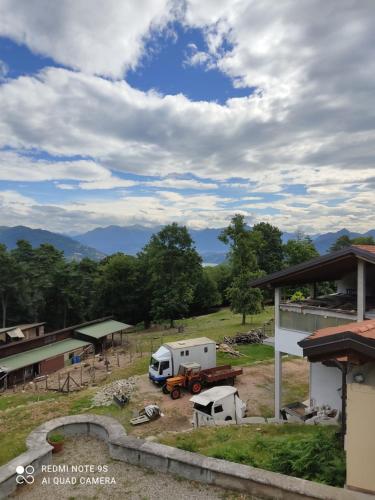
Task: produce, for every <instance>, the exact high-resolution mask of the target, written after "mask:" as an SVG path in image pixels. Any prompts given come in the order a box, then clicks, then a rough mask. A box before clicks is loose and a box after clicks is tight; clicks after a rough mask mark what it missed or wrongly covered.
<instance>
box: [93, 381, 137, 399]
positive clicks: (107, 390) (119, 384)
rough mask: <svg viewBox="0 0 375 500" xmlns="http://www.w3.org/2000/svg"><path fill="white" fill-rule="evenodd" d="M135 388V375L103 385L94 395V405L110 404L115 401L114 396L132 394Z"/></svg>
mask: <svg viewBox="0 0 375 500" xmlns="http://www.w3.org/2000/svg"><path fill="white" fill-rule="evenodd" d="M134 389H135V379H134V377H129V378H124V379H121V380H115V381H114V382H111V383H110V384H107V385H105V386H104V387H102V388H101V389H100V390H99V391H98V392H97V393H96V394H95V396H94V397H93V399H92V404H93V406H109V405H111V404H112V403H113V396H119V397H120V396H122V395H125V396H128V397H129V396H130V395H131V393H132V392H133V391H134Z"/></svg>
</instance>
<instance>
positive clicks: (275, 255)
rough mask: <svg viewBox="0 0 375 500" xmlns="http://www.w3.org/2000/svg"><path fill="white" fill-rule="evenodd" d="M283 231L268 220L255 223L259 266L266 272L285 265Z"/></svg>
mask: <svg viewBox="0 0 375 500" xmlns="http://www.w3.org/2000/svg"><path fill="white" fill-rule="evenodd" d="M281 236H282V232H281V231H280V229H278V228H277V227H276V226H272V225H271V224H268V223H267V222H259V224H255V225H254V226H253V230H252V239H253V248H254V252H255V254H256V256H257V262H258V266H259V268H260V269H261V270H262V271H264V272H265V273H266V274H270V273H274V272H276V271H280V269H282V267H283V242H282V239H281Z"/></svg>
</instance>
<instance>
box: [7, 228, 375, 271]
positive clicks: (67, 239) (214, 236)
mask: <svg viewBox="0 0 375 500" xmlns="http://www.w3.org/2000/svg"><path fill="white" fill-rule="evenodd" d="M160 228H161V226H155V227H153V228H149V227H145V226H140V225H134V226H127V227H121V226H108V227H98V228H96V229H93V230H91V231H88V232H86V233H83V234H78V235H75V236H67V235H62V234H59V233H53V232H50V231H45V230H43V229H31V228H29V227H26V226H16V227H6V226H0V243H3V244H5V245H6V246H7V247H8V248H9V249H12V248H14V247H15V246H16V243H17V241H18V240H20V239H24V240H28V241H29V242H30V243H31V244H32V246H34V247H36V246H39V245H40V244H41V243H50V244H52V245H54V246H55V247H56V248H58V249H59V250H62V251H63V252H64V254H65V256H66V257H67V258H68V259H77V260H79V259H82V258H83V257H89V258H91V259H95V260H100V259H102V258H103V257H104V256H105V255H110V254H113V253H116V252H124V253H127V254H129V255H135V254H136V253H137V252H139V251H140V250H141V249H142V248H143V247H144V246H145V245H146V244H147V243H148V241H149V240H150V238H151V236H152V235H153V234H154V233H155V232H157V231H159V230H160ZM189 231H190V234H191V237H192V238H193V240H194V242H195V246H196V248H197V251H198V252H199V253H200V255H201V256H202V259H203V262H204V263H206V264H219V263H220V262H223V261H224V260H225V257H226V253H227V251H228V249H227V246H226V245H224V243H222V242H221V241H219V239H218V236H219V234H220V232H221V229H214V228H208V229H190V230H189ZM343 235H347V236H349V238H355V237H358V236H373V237H374V238H375V229H372V230H370V231H367V232H366V233H356V232H351V231H348V230H347V229H341V230H339V231H336V232H329V233H322V234H316V235H313V236H312V237H311V238H312V240H313V242H314V245H315V247H316V249H317V250H318V252H319V253H320V254H324V253H326V252H327V251H328V250H329V248H330V246H331V245H332V244H333V243H334V242H335V241H336V240H337V238H339V237H340V236H343ZM295 236H296V233H287V232H286V233H283V237H282V239H283V242H284V243H285V242H287V241H288V240H289V239H292V238H295Z"/></svg>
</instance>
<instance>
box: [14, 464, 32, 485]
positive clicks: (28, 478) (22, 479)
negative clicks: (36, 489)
mask: <svg viewBox="0 0 375 500" xmlns="http://www.w3.org/2000/svg"><path fill="white" fill-rule="evenodd" d="M34 471H35V469H34V467H33V466H32V465H27V466H26V467H23V466H22V465H18V467H17V468H16V472H17V476H16V483H17V484H33V482H34V481H35V478H34Z"/></svg>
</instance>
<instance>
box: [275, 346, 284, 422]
mask: <svg viewBox="0 0 375 500" xmlns="http://www.w3.org/2000/svg"><path fill="white" fill-rule="evenodd" d="M281 355H282V352H280V351H276V350H275V418H276V419H280V416H281V415H280V410H281V400H282V376H283V374H282V362H281Z"/></svg>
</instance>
